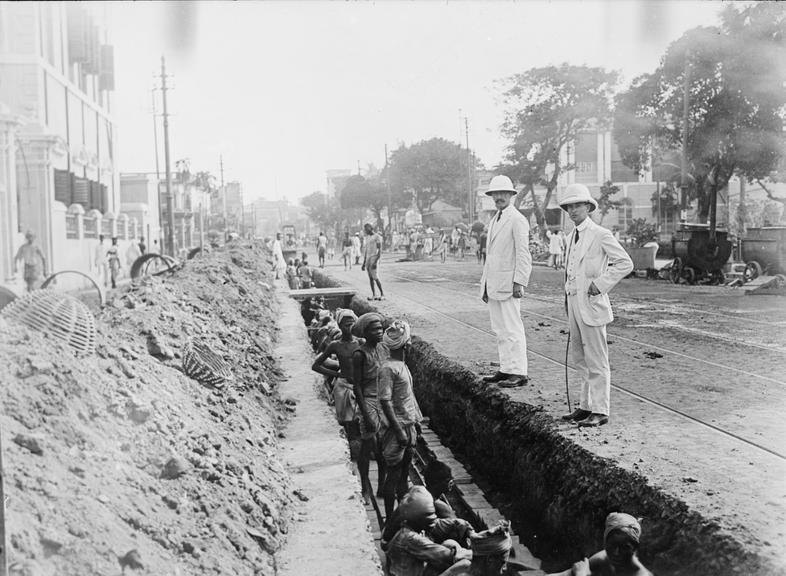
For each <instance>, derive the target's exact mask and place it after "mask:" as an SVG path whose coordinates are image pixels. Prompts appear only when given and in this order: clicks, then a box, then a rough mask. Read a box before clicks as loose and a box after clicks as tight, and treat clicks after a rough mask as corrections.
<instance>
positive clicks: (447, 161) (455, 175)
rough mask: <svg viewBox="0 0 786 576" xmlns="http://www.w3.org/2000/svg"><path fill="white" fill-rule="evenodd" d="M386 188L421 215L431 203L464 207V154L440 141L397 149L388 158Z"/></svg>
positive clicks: (423, 142)
mask: <svg viewBox="0 0 786 576" xmlns="http://www.w3.org/2000/svg"><path fill="white" fill-rule="evenodd" d="M389 170H390V185H391V188H392V190H393V192H395V194H396V195H397V196H399V197H400V198H399V200H400V201H401V200H403V201H404V202H405V203H406V204H409V203H410V202H411V201H412V199H413V198H414V201H415V206H416V207H417V209H418V210H419V211H420V213H421V214H422V213H423V212H424V211H426V210H428V209H429V208H430V207H431V205H432V204H433V203H434V201H435V200H437V199H439V200H443V201H445V202H447V203H449V204H453V205H456V206H464V205H465V204H467V202H468V200H467V152H466V150H462V149H461V146H460V145H459V144H455V143H454V142H450V141H448V140H445V139H444V138H432V139H431V140H424V141H422V142H418V143H416V144H413V145H412V146H409V147H407V146H405V145H402V146H400V147H399V148H398V149H397V150H394V151H393V152H392V153H391V155H390V165H389Z"/></svg>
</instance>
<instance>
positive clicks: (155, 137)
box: [147, 87, 164, 246]
mask: <svg viewBox="0 0 786 576" xmlns="http://www.w3.org/2000/svg"><path fill="white" fill-rule="evenodd" d="M150 94H151V96H152V97H153V145H154V146H155V149H156V199H157V200H158V230H159V233H160V231H161V227H162V226H163V225H164V207H163V205H162V202H161V168H160V166H159V162H158V112H157V111H156V88H155V87H154V88H153V90H151V91H150ZM148 236H149V234H148ZM147 244H148V246H152V245H153V239H152V238H148V239H147Z"/></svg>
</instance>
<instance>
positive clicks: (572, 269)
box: [565, 216, 589, 296]
mask: <svg viewBox="0 0 786 576" xmlns="http://www.w3.org/2000/svg"><path fill="white" fill-rule="evenodd" d="M587 226H589V216H587V217H586V218H585V219H584V220H583V221H582V222H581V224H579V225H578V226H576V230H578V232H579V239H578V241H576V242H572V240H574V239H575V235H574V236H570V237H569V238H570V240H569V241H568V265H567V268H566V269H565V276H566V279H565V293H566V294H567V295H568V296H572V295H573V294H576V268H578V262H576V261H575V260H576V259H575V258H573V255H574V254H576V253H578V248H579V246H581V243H582V242H584V234H582V232H584V231H585V230H586V229H587ZM574 234H575V233H574Z"/></svg>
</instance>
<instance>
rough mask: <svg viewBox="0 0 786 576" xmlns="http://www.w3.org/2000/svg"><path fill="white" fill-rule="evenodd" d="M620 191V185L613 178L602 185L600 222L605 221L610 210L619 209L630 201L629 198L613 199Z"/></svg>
mask: <svg viewBox="0 0 786 576" xmlns="http://www.w3.org/2000/svg"><path fill="white" fill-rule="evenodd" d="M619 191H620V187H619V186H617V185H616V184H614V183H613V182H612V181H611V180H607V181H606V182H604V183H603V185H602V186H601V187H600V198H598V214H600V220H599V222H598V224H602V223H603V219H604V218H605V217H606V214H608V213H609V210H619V209H620V208H621V207H622V206H625V205H626V204H629V203H630V200H629V199H628V198H620V199H619V200H612V198H611V197H612V196H615V195H616V194H617V193H618V192H619Z"/></svg>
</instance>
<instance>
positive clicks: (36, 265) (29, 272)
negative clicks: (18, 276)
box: [14, 230, 47, 292]
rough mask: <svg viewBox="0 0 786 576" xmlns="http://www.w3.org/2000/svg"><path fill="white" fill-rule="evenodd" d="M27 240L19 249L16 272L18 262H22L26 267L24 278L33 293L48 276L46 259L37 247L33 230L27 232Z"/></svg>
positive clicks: (15, 264) (28, 288) (15, 266)
mask: <svg viewBox="0 0 786 576" xmlns="http://www.w3.org/2000/svg"><path fill="white" fill-rule="evenodd" d="M25 239H26V240H27V241H26V242H25V243H24V244H22V245H21V246H20V247H19V250H18V251H17V253H16V257H15V258H14V272H16V271H17V262H18V261H20V260H21V261H22V262H23V263H24V265H25V269H24V273H23V274H22V278H23V279H24V281H25V284H26V285H27V291H28V292H32V291H33V290H35V287H36V284H38V281H39V280H41V278H42V277H44V276H46V275H47V271H46V257H45V256H44V253H43V252H41V249H40V248H39V247H38V246H37V245H36V243H35V234H34V233H33V231H32V230H28V231H27V232H25Z"/></svg>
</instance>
